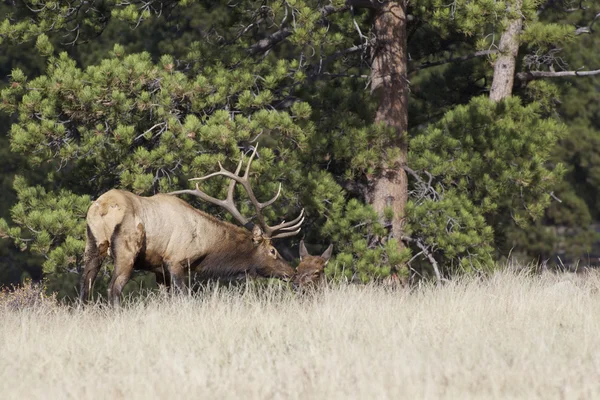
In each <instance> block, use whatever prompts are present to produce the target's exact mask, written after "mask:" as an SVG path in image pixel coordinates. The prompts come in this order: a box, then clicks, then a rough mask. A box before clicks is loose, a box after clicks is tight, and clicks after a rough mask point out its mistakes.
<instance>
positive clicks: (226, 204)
mask: <svg viewBox="0 0 600 400" xmlns="http://www.w3.org/2000/svg"><path fill="white" fill-rule="evenodd" d="M257 148H258V146H256V147H254V150H253V152H252V155H251V156H250V158H249V160H248V164H247V166H246V170H245V172H244V175H242V176H240V170H241V168H242V164H243V161H244V155H243V153H242V157H241V159H240V162H239V164H238V166H237V168H236V170H235V172H231V171H228V170H226V169H225V168H223V165H221V162H219V171H217V172H214V173H212V174H208V175H206V176H203V177H199V178H192V179H190V180H191V181H203V180H206V179H209V178H211V177H214V176H223V177H226V178H228V179H230V182H229V187H228V190H227V197H226V198H225V199H223V200H221V199H217V198H214V197H212V196H210V195H208V194H206V193H204V192H203V191H202V190H200V187H199V185H198V183H196V189H195V190H181V191H178V192H173V193H171V194H184V193H187V194H191V195H194V196H197V197H199V198H201V199H202V200H204V201H206V202H209V203H211V204H214V205H217V206H219V207H221V208H223V209H225V210H227V211H228V212H229V213H230V214H231V215H232V216H233V217H234V218H235V219H236V220H237V221H238V222H239V223H240V224H242V225H243V226H244V227H246V228H247V229H250V230H251V232H252V235H251V238H252V245H253V246H254V248H253V249H252V251H251V252H250V254H249V255H248V257H249V259H248V260H247V261H248V262H249V263H251V264H252V265H254V266H255V269H254V270H253V272H255V273H256V274H257V275H260V276H263V277H278V278H291V277H292V276H293V275H294V269H293V268H292V267H291V266H290V265H289V264H288V263H287V262H285V260H283V258H282V257H281V255H280V254H279V252H278V251H277V250H276V249H275V247H274V246H273V244H272V243H271V241H272V240H273V239H280V238H285V237H289V236H294V235H297V234H298V233H299V232H300V229H301V225H302V222H304V209H302V211H301V212H300V215H298V217H296V218H295V219H293V220H291V221H288V222H285V221H283V222H281V223H280V224H278V225H275V226H269V225H268V224H267V223H266V221H265V218H264V216H263V214H262V210H263V209H264V208H265V207H268V206H270V205H271V204H273V203H274V202H275V200H277V198H279V195H280V194H281V183H280V184H279V189H278V190H277V193H276V194H275V196H274V197H273V198H272V199H270V200H268V201H265V202H260V201H258V200H257V198H256V196H255V195H254V191H253V189H252V186H251V184H250V167H251V165H252V161H253V160H254V156H255V155H256V150H257ZM237 183H239V184H240V185H241V186H242V187H243V188H244V190H245V191H246V193H247V194H248V198H249V199H250V201H251V203H252V205H253V206H254V209H255V211H256V224H253V223H252V222H251V219H250V218H247V217H244V216H243V215H242V213H241V212H240V211H239V210H238V208H237V207H236V205H235V202H234V199H233V195H234V189H235V185H236V184H237Z"/></svg>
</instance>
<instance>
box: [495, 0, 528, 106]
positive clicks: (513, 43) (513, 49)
mask: <svg viewBox="0 0 600 400" xmlns="http://www.w3.org/2000/svg"><path fill="white" fill-rule="evenodd" d="M522 5H523V0H515V3H514V5H513V9H512V10H510V11H512V12H513V13H514V14H515V19H512V20H510V21H509V22H508V26H507V28H506V30H505V31H504V32H503V33H502V36H501V37H500V46H499V47H500V54H499V55H498V58H497V59H496V63H495V64H494V78H493V79H492V87H491V89H490V99H491V100H493V101H496V102H498V101H500V100H502V99H504V98H505V97H508V96H510V95H511V94H512V88H513V84H514V81H515V67H516V64H517V55H518V53H519V34H520V33H521V28H522V27H523V18H522V17H521V15H520V14H521V7H522Z"/></svg>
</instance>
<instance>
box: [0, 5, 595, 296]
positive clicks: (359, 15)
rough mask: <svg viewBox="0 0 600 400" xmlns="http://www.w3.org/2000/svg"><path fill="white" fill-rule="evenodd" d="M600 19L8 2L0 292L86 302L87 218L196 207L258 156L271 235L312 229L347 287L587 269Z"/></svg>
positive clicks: (397, 9) (444, 9) (567, 14)
mask: <svg viewBox="0 0 600 400" xmlns="http://www.w3.org/2000/svg"><path fill="white" fill-rule="evenodd" d="M599 16H600V8H599V6H598V5H597V4H595V2H593V1H568V0H565V1H561V0H545V1H542V0H508V1H493V0H477V1H466V0H455V1H454V2H444V1H438V0H414V1H410V2H408V1H406V2H405V1H401V2H376V1H368V0H356V1H354V0H349V1H347V2H344V1H332V2H322V1H308V0H307V1H302V0H298V1H243V0H241V1H235V2H234V1H232V2H203V1H141V2H138V1H132V2H113V1H88V2H79V1H71V2H68V1H59V2H56V1H45V0H36V1H32V2H23V1H16V0H15V1H5V2H4V3H2V4H1V5H0V40H1V42H0V49H1V51H0V76H2V81H1V85H2V94H1V97H2V99H1V103H0V120H1V123H0V141H1V144H2V145H1V146H0V159H2V160H3V161H2V168H1V170H0V185H1V186H2V189H1V190H0V217H1V218H2V220H0V235H1V236H2V237H3V238H4V239H5V240H2V241H0V284H4V285H7V284H11V283H17V282H20V281H22V280H24V279H26V278H28V277H30V278H33V279H34V280H39V279H41V278H42V277H45V278H46V282H47V284H48V286H49V288H50V289H51V290H57V291H60V292H61V293H62V294H63V295H73V294H74V290H75V289H74V288H75V282H76V280H77V272H78V271H79V269H80V268H81V264H82V253H83V246H84V233H85V213H86V210H87V207H88V206H89V204H90V201H91V200H92V199H94V198H97V197H98V196H99V195H100V194H102V193H103V192H105V191H106V190H108V189H110V188H113V187H120V188H125V189H127V190H131V191H133V192H134V193H137V194H140V195H151V194H153V193H156V192H166V191H170V190H176V189H182V188H187V187H191V186H190V183H188V181H187V179H189V178H191V177H194V176H201V175H204V174H207V173H210V172H213V171H214V170H215V168H216V165H217V161H222V162H224V163H225V165H226V166H232V165H234V164H235V163H236V162H237V161H238V159H239V155H240V151H248V150H250V149H252V147H253V146H255V145H256V143H258V142H260V143H261V147H260V151H259V156H260V158H259V160H258V162H256V163H255V170H256V185H257V186H258V191H257V193H258V194H259V195H260V196H261V197H263V198H267V197H269V196H270V195H271V194H272V193H273V192H274V191H275V190H276V188H277V184H278V183H279V182H281V183H283V196H282V197H283V201H281V202H278V204H276V205H275V207H274V208H273V210H271V211H270V214H269V215H268V218H269V220H271V221H275V220H279V219H281V218H283V217H284V216H286V215H295V213H296V212H297V211H298V210H299V208H301V207H305V208H306V212H307V220H306V222H305V224H304V228H303V232H302V236H301V237H303V238H304V239H305V241H307V242H308V243H309V244H311V245H312V248H313V249H315V251H316V250H318V249H324V248H325V247H326V246H327V245H328V244H329V243H333V244H334V246H335V257H334V258H333V259H332V261H331V262H330V264H329V266H328V270H327V272H328V274H329V275H330V276H332V277H337V278H343V279H350V280H356V281H361V282H364V281H369V280H380V279H386V278H387V277H389V276H390V275H394V276H398V277H400V278H401V279H407V280H415V279H420V278H422V277H428V276H431V277H437V278H438V279H442V278H444V277H449V276H451V275H452V274H456V273H462V272H469V271H480V270H487V269H491V268H494V267H495V266H496V265H498V264H499V263H502V262H503V261H505V260H506V259H507V258H508V257H516V258H517V259H518V260H519V261H520V262H523V263H527V262H530V261H533V262H535V263H539V264H544V265H545V264H548V265H557V264H558V265H566V264H570V263H575V264H577V263H579V264H578V265H592V266H594V265H596V264H597V263H598V257H599V256H600V252H599V251H598V243H597V241H598V237H597V232H596V229H595V223H596V222H597V221H598V219H599V218H600V215H599V211H600V209H599V207H598V201H599V200H598V190H599V187H600V185H599V183H600V155H599V154H598V153H599V152H600V147H599V146H598V144H600V143H599V142H600V102H599V101H598V100H600V94H599V85H600V80H599V78H598V77H596V76H595V75H596V74H598V73H599V72H600V71H598V69H599V68H600V52H599V51H598V49H599V48H600V47H599V46H598V45H599V44H600V35H598V32H596V31H595V29H594V28H597V27H598V25H597V24H596V22H597V19H599ZM204 188H205V189H206V190H207V191H208V192H209V193H212V194H213V195H220V196H223V194H224V191H225V187H224V185H223V181H219V180H215V182H210V183H207V184H206V185H205V186H204ZM238 196H240V198H241V200H242V201H244V197H243V193H238ZM186 200H188V201H190V202H191V203H192V204H194V206H196V207H198V208H201V209H204V210H207V211H208V212H210V213H213V214H215V215H219V216H220V217H221V218H224V219H227V218H229V216H227V215H225V214H224V213H222V212H221V211H220V210H218V209H215V208H214V207H210V206H208V205H206V204H203V203H202V202H199V201H197V200H196V199H193V198H186ZM249 210H250V208H249V204H248V203H247V202H246V203H244V204H243V208H242V211H243V212H245V213H248V215H249V214H250V213H249ZM298 240H299V238H290V239H288V240H286V241H283V242H281V243H278V247H279V249H280V252H281V253H282V254H283V255H284V257H286V258H288V259H293V258H295V257H297V243H298ZM309 249H310V248H309Z"/></svg>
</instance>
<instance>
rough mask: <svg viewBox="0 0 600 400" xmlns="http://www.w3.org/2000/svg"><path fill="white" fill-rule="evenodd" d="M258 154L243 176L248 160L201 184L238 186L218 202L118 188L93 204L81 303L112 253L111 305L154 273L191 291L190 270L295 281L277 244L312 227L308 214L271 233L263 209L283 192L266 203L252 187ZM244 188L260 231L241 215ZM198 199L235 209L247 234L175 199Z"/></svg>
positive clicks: (162, 281) (193, 192) (159, 280)
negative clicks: (237, 196)
mask: <svg viewBox="0 0 600 400" xmlns="http://www.w3.org/2000/svg"><path fill="white" fill-rule="evenodd" d="M255 155H256V147H255V148H254V151H253V152H252V155H251V156H250V158H249V160H248V164H247V166H246V170H245V173H244V175H243V176H240V175H239V173H240V170H241V168H242V164H243V161H244V155H243V153H242V156H241V158H240V162H239V164H238V166H237V169H236V171H235V173H232V172H230V171H228V170H226V169H224V168H223V166H222V165H221V163H219V168H220V170H219V171H217V172H214V173H212V174H209V175H206V176H204V177H201V178H193V179H191V180H205V179H208V178H211V177H213V176H224V177H226V178H228V179H229V180H230V182H229V187H228V192H227V198H226V199H224V200H221V199H216V198H214V197H211V196H209V195H208V194H206V193H204V192H203V191H201V190H200V188H199V186H198V183H196V189H195V190H180V191H176V192H171V193H168V194H156V195H154V196H150V197H140V196H137V195H135V194H133V193H130V192H126V191H122V190H117V189H113V190H110V191H108V192H106V193H104V194H103V195H102V196H100V197H99V198H98V199H97V200H96V201H95V202H93V203H92V205H91V206H90V208H89V209H88V213H87V218H86V222H87V234H86V246H85V254H84V262H85V267H84V271H83V275H82V276H81V282H80V298H81V299H82V300H83V301H86V300H87V299H88V296H89V292H90V288H91V285H92V283H93V282H94V280H95V279H96V276H97V274H98V271H99V270H100V267H101V265H102V262H103V260H104V259H105V258H106V256H107V255H108V254H110V255H111V256H112V258H113V260H114V272H113V274H112V278H111V281H110V284H109V286H108V297H109V301H110V302H111V303H112V304H114V305H118V304H119V300H120V295H121V291H122V290H123V287H124V286H125V284H126V283H127V282H128V281H129V279H130V277H131V274H132V272H133V270H145V271H151V272H154V274H156V281H157V283H159V284H162V285H166V286H170V285H171V284H172V285H173V286H174V287H176V288H181V287H182V286H183V281H184V275H185V270H186V269H190V270H196V271H198V270H199V271H201V272H202V273H203V274H208V275H209V276H211V275H212V276H219V277H223V276H236V275H242V274H247V275H250V276H263V277H276V278H282V279H289V278H291V277H292V276H293V275H294V269H293V268H292V267H291V266H290V265H289V264H287V263H286V262H285V261H284V260H283V259H282V257H281V256H280V255H279V253H278V252H277V250H276V249H275V247H273V245H272V244H271V241H272V240H273V239H277V238H284V237H288V236H293V235H296V234H298V233H299V232H300V229H301V228H300V227H301V225H302V222H303V221H304V215H303V214H304V210H302V211H301V212H300V215H299V216H298V217H297V218H295V219H293V220H292V221H289V222H285V221H284V222H282V223H280V224H279V225H275V226H269V225H267V223H266V222H265V218H264V217H263V215H262V210H263V209H264V208H265V207H267V206H269V205H271V204H273V202H275V200H277V198H278V197H279V195H280V193H281V184H280V185H279V190H278V191H277V194H276V195H275V196H274V197H273V198H272V199H270V200H269V201H266V202H264V203H261V202H259V201H258V200H257V199H256V196H255V195H254V192H253V190H252V187H251V185H250V177H249V174H250V166H251V165H252V160H253V159H254V156H255ZM236 183H239V184H240V185H241V186H242V187H243V188H244V189H245V191H246V193H247V194H248V197H249V198H250V201H251V203H252V205H253V206H254V209H255V211H256V219H257V224H256V225H254V227H253V228H252V229H250V226H251V225H252V223H251V221H250V219H249V218H246V217H244V216H243V215H242V214H241V213H240V211H239V210H238V209H237V207H236V205H235V203H234V200H233V196H234V188H235V185H236ZM177 194H191V195H194V196H197V197H199V198H201V199H202V200H205V201H207V202H209V203H212V204H215V205H217V206H220V207H222V208H224V209H225V210H227V211H228V212H229V213H230V214H231V215H232V216H233V217H234V218H235V219H236V220H237V221H238V222H239V223H241V224H242V225H244V226H245V227H246V228H242V227H239V226H236V225H234V224H230V223H228V222H225V221H221V220H219V219H217V218H215V217H213V216H211V215H209V214H207V213H204V212H202V211H200V210H197V209H195V208H193V207H192V206H190V205H189V204H188V203H186V202H185V201H183V200H181V199H179V198H177V197H175V196H173V195H177Z"/></svg>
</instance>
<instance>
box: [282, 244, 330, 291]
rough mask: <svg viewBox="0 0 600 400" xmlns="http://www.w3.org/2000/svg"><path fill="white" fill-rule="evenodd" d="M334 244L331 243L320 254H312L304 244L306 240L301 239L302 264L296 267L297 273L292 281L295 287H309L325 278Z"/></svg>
mask: <svg viewBox="0 0 600 400" xmlns="http://www.w3.org/2000/svg"><path fill="white" fill-rule="evenodd" d="M332 252H333V245H332V244H330V245H329V247H328V248H327V250H325V251H324V252H323V254H321V255H320V256H311V255H310V254H309V253H308V250H306V246H304V240H301V241H300V264H299V265H298V268H296V274H295V275H294V279H293V281H292V285H293V286H294V289H298V288H302V287H304V288H308V287H309V286H311V285H314V284H317V283H318V282H319V281H320V280H322V279H323V275H324V272H325V266H326V265H327V263H328V262H329V258H331V253H332Z"/></svg>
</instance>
